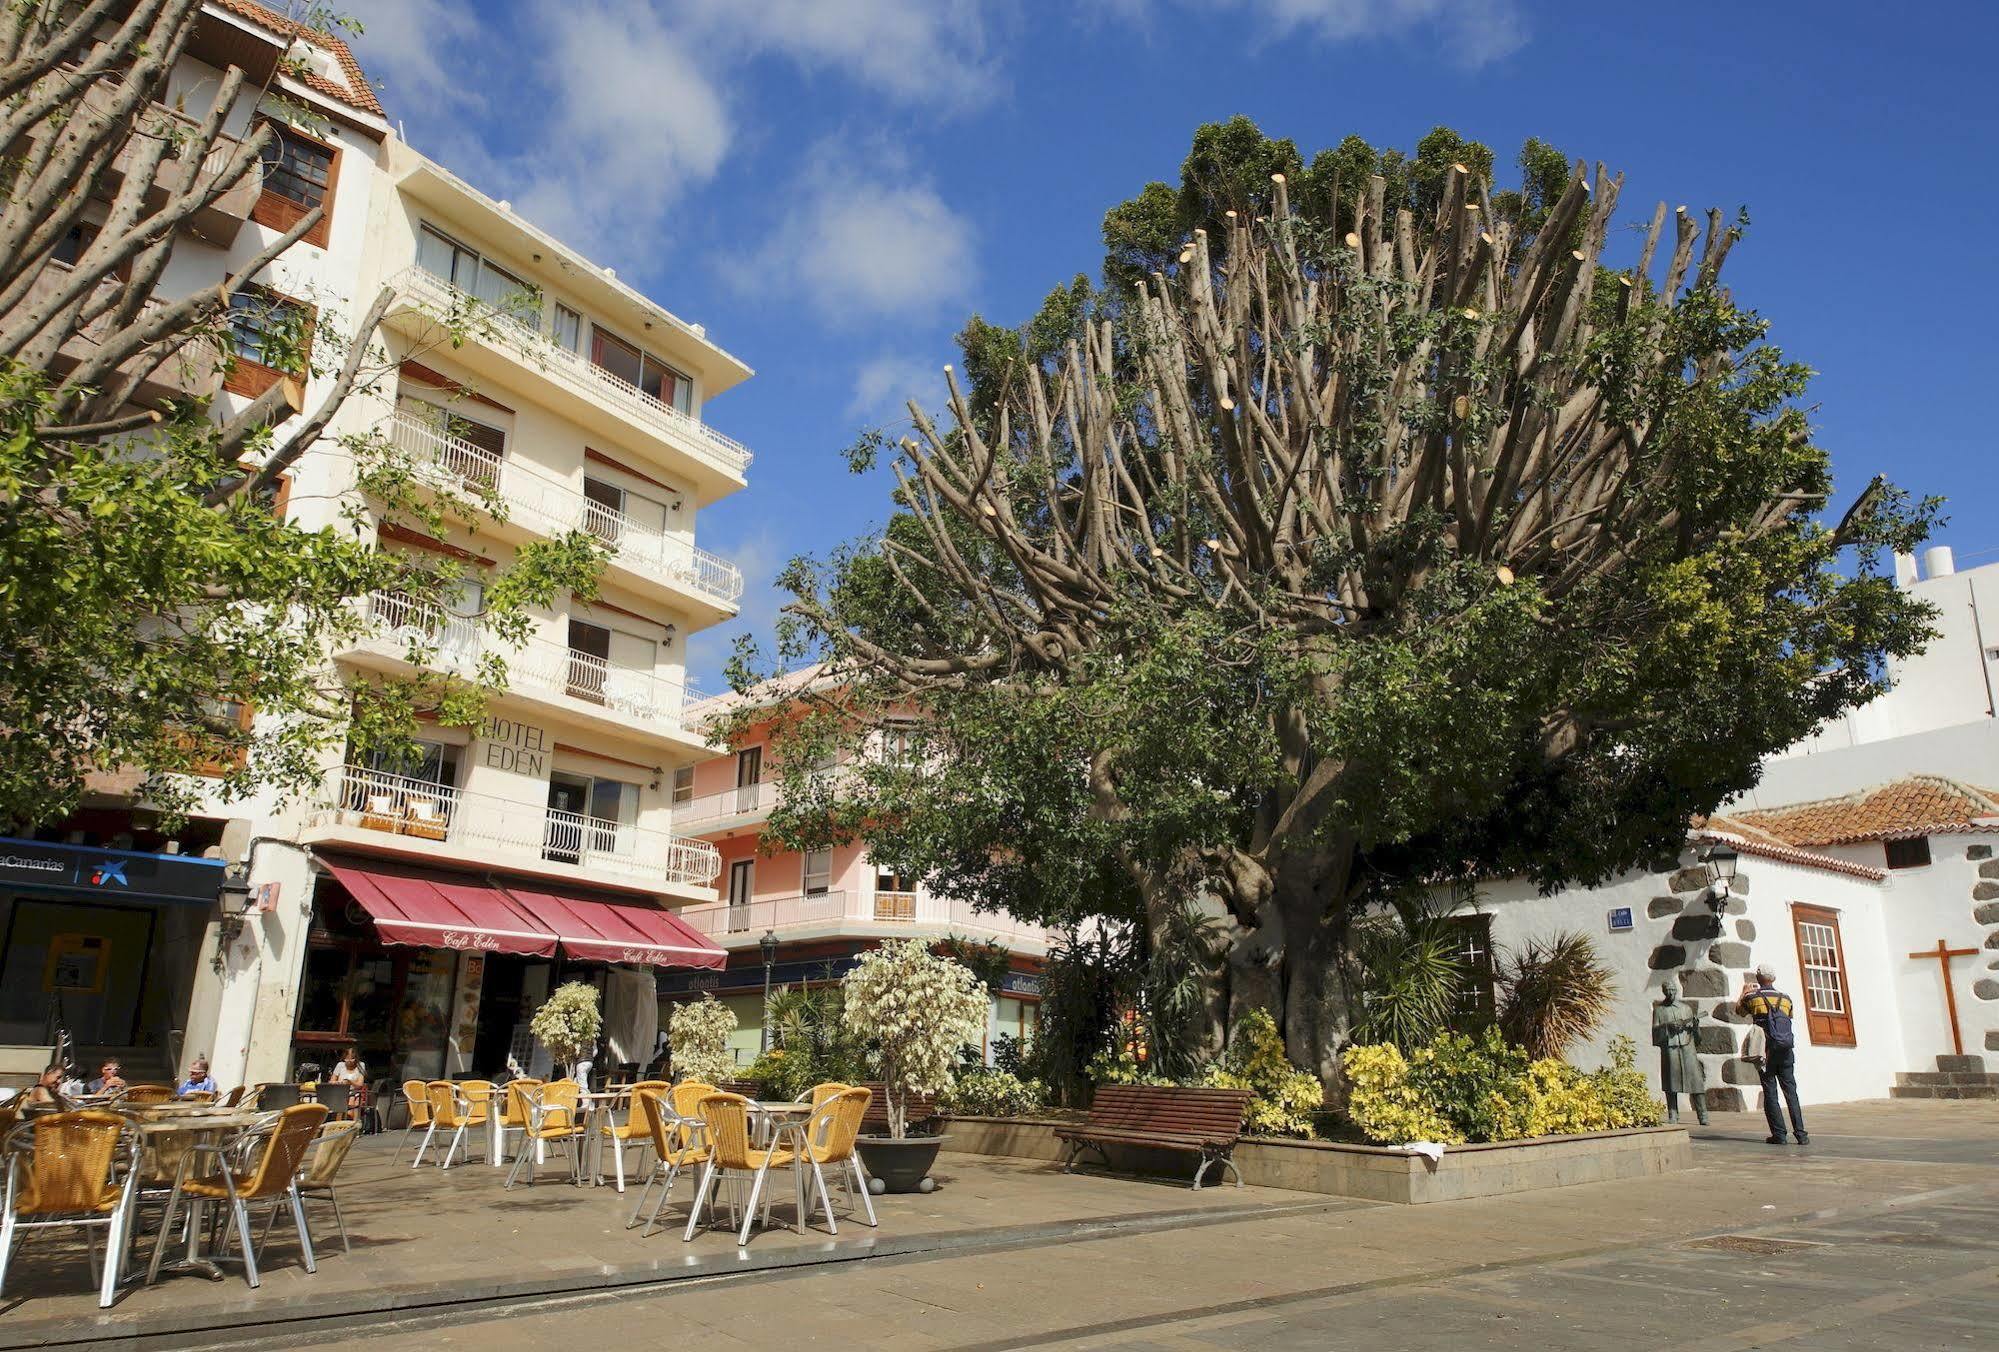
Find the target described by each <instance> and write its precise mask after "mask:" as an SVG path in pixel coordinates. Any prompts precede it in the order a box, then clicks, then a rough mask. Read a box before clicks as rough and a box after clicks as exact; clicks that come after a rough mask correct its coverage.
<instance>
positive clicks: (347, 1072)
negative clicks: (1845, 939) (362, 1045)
mask: <svg viewBox="0 0 1999 1352" xmlns="http://www.w3.org/2000/svg"><path fill="white" fill-rule="evenodd" d="M326 1078H327V1079H329V1080H331V1081H332V1082H333V1083H335V1084H366V1083H368V1065H367V1062H365V1061H363V1060H362V1059H361V1053H360V1051H359V1050H357V1049H356V1048H353V1047H349V1048H347V1049H346V1050H345V1051H343V1052H341V1053H340V1059H339V1060H338V1061H336V1062H334V1063H333V1069H332V1070H330V1071H328V1072H327V1073H326Z"/></svg>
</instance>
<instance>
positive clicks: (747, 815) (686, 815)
mask: <svg viewBox="0 0 1999 1352" xmlns="http://www.w3.org/2000/svg"><path fill="white" fill-rule="evenodd" d="M777 797H778V794H777V781H776V780H773V779H766V780H764V781H763V782H762V783H760V784H745V785H743V786H742V787H741V788H736V789H724V790H723V791H722V792H720V793H704V794H702V795H701V796H700V797H699V798H689V799H688V800H687V801H685V802H683V803H676V804H674V806H673V823H674V825H675V826H679V827H682V828H684V829H688V830H700V829H702V828H704V827H713V826H714V825H715V824H717V823H719V822H729V823H732V824H735V825H742V824H743V823H744V822H745V821H746V820H751V819H754V820H761V819H762V818H764V817H766V816H768V815H770V810H771V808H773V807H775V806H776V805H777Z"/></svg>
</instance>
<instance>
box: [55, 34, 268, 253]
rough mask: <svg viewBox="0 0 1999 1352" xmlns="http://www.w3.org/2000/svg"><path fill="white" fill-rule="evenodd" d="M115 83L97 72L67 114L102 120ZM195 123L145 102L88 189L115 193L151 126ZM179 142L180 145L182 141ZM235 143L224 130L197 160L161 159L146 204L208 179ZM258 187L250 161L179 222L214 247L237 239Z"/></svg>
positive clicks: (173, 128) (186, 129) (163, 128)
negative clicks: (247, 168)
mask: <svg viewBox="0 0 1999 1352" xmlns="http://www.w3.org/2000/svg"><path fill="white" fill-rule="evenodd" d="M48 78H50V79H52V80H53V79H68V80H73V79H74V78H75V73H74V69H73V68H65V69H63V70H61V71H58V72H56V73H54V74H52V75H51V76H49V77H48ZM115 89H116V86H115V84H113V83H112V81H111V80H110V79H108V78H105V77H99V78H98V79H96V80H93V81H91V82H90V83H89V84H87V85H85V86H84V88H83V91H82V93H81V96H80V97H79V98H78V99H77V100H76V102H75V104H74V105H73V111H72V113H71V120H72V121H74V120H75V119H76V118H86V119H90V120H92V121H98V122H101V121H102V120H103V119H105V118H107V117H109V116H111V111H110V110H111V104H112V100H113V98H114V97H115ZM245 97H248V95H245ZM53 125H56V124H54V123H52V122H43V123H40V124H37V126H36V127H34V128H31V129H30V131H29V134H28V136H27V138H26V139H27V142H28V143H30V144H32V143H33V141H34V140H35V138H36V136H37V135H38V134H39V132H40V131H41V129H42V128H43V127H47V126H53ZM64 125H67V124H64ZM200 126H201V123H200V121H199V120H198V119H196V118H192V117H189V116H187V115H186V114H185V113H182V112H180V111H178V110H177V109H173V108H169V107H167V106H166V105H165V104H163V103H152V104H149V105H148V106H147V109H146V112H145V113H144V114H142V115H141V116H140V117H139V119H138V120H137V122H136V124H135V129H134V131H133V134H132V135H131V136H130V137H129V138H128V139H126V140H125V141H124V142H123V143H122V144H121V145H120V146H119V147H118V150H117V152H116V153H115V154H114V155H113V156H112V158H111V163H110V164H108V165H106V166H105V168H104V172H103V173H101V174H98V175H97V176H96V177H95V178H93V179H92V180H91V181H90V185H89V190H90V193H91V195H92V196H94V197H97V198H99V199H100V200H102V201H107V202H108V201H111V200H112V199H114V198H116V197H117V195H118V193H119V191H120V189H122V188H123V186H124V183H125V175H126V173H127V172H128V171H129V170H130V169H131V167H132V165H133V162H134V161H135V160H136V159H137V158H138V154H139V151H140V149H141V147H142V146H143V145H144V144H145V142H146V140H147V138H148V136H149V135H150V134H151V133H152V132H153V130H154V129H155V128H157V129H158V130H159V132H160V134H162V135H165V136H172V137H175V138H184V137H187V136H189V135H190V134H191V133H193V132H195V131H197V130H199V129H200ZM182 144H183V145H184V142H182ZM240 144H241V143H240V142H239V141H238V140H237V139H236V138H235V137H233V136H230V135H228V134H226V133H225V134H223V135H221V136H218V137H216V138H215V144H214V145H213V146H212V147H210V149H209V152H208V154H207V155H206V156H205V157H204V158H203V159H202V161H201V163H200V164H192V163H188V162H186V161H183V160H181V159H179V158H178V157H177V156H172V155H170V156H169V157H168V158H167V159H165V160H162V161H161V162H160V166H159V170H158V172H156V173H155V174H154V175H153V180H152V184H151V186H150V187H149V188H148V189H147V193H146V205H147V207H148V208H149V209H154V208H157V207H158V206H159V205H160V204H161V203H163V202H165V201H166V200H167V198H168V197H169V196H170V195H172V194H174V193H179V192H183V191H186V190H187V189H188V188H190V187H192V186H197V185H203V184H213V183H214V181H215V180H216V179H217V178H219V177H220V176H221V174H222V171H223V170H224V169H225V168H227V167H228V164H229V161H230V158H231V157H232V156H234V155H235V154H236V151H237V147H238V146H239V145H240ZM262 192H263V174H262V173H261V172H260V170H259V169H257V168H256V167H254V166H253V167H252V168H251V170H250V171H249V172H248V173H246V174H244V175H243V177H241V178H239V179H237V180H236V182H235V183H234V184H232V185H230V187H229V188H228V189H226V190H225V191H223V192H222V193H220V194H218V195H217V196H216V197H215V199H214V200H213V201H210V202H208V203H207V204H205V205H204V206H202V207H201V208H200V209H198V210H196V211H195V212H194V213H193V214H192V215H190V216H189V217H188V218H187V219H186V221H185V222H184V226H185V228H186V230H187V232H188V233H189V234H191V235H193V236H194V237H195V238H197V239H199V240H201V241H202V242H203V243H206V244H212V245H214V246H215V247H216V248H218V249H226V248H228V247H230V246H231V245H232V244H234V243H235V242H236V236H237V233H238V232H239V231H241V230H242V228H243V224H244V222H245V221H248V220H249V219H250V211H251V208H253V207H255V206H256V205H257V198H258V197H259V196H260V195H261V194H262Z"/></svg>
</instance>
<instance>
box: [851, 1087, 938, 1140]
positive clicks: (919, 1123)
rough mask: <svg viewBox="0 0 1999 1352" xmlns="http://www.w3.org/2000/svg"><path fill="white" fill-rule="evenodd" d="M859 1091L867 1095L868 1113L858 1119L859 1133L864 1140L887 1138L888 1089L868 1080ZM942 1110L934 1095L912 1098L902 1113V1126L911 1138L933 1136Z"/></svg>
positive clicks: (912, 1095)
mask: <svg viewBox="0 0 1999 1352" xmlns="http://www.w3.org/2000/svg"><path fill="white" fill-rule="evenodd" d="M861 1088H863V1089H865V1090H867V1091H868V1110H867V1112H866V1113H865V1114H863V1115H862V1117H861V1132H862V1134H863V1135H867V1136H886V1135H888V1086H887V1085H885V1084H883V1083H882V1082H881V1081H880V1080H869V1081H867V1082H866V1083H864V1084H863V1085H862V1086H861ZM943 1117H944V1110H943V1108H941V1107H939V1106H938V1103H937V1096H936V1095H935V1094H911V1095H910V1096H909V1102H908V1104H907V1105H906V1106H905V1108H904V1110H903V1122H904V1125H905V1126H907V1127H908V1128H909V1131H910V1132H911V1134H913V1135H917V1136H933V1135H935V1134H936V1131H937V1124H938V1123H939V1122H940V1121H942V1120H943Z"/></svg>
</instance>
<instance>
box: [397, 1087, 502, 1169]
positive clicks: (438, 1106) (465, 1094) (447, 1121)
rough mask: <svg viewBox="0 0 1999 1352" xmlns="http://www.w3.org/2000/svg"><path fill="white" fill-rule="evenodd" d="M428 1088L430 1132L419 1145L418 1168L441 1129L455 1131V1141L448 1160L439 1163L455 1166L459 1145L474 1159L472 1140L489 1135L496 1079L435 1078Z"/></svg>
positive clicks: (417, 1150)
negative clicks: (453, 1164)
mask: <svg viewBox="0 0 1999 1352" xmlns="http://www.w3.org/2000/svg"><path fill="white" fill-rule="evenodd" d="M426 1091H427V1094H428V1097H429V1099H430V1131H429V1132H428V1133H427V1134H426V1135H425V1136H424V1138H423V1144H422V1145H420V1146H418V1147H417V1148H416V1160H415V1162H414V1163H412V1164H411V1166H410V1167H411V1168H415V1167H416V1165H417V1164H421V1163H422V1162H423V1152H424V1151H425V1150H426V1149H427V1148H428V1147H429V1145H430V1143H431V1140H432V1139H433V1138H434V1137H435V1136H436V1135H437V1133H438V1132H440V1131H448V1132H450V1133H451V1144H450V1146H448V1147H447V1148H446V1149H445V1152H444V1159H443V1161H442V1163H441V1164H440V1165H439V1166H438V1167H440V1168H443V1169H449V1168H450V1167H451V1161H452V1160H453V1159H455V1158H457V1156H458V1148H459V1147H460V1146H461V1145H462V1146H464V1147H465V1160H466V1162H467V1163H468V1164H469V1163H471V1160H472V1147H471V1145H470V1144H469V1143H468V1137H469V1138H470V1139H471V1140H477V1139H479V1138H480V1137H482V1136H483V1135H484V1134H485V1126H486V1113H487V1111H488V1109H490V1108H491V1107H492V1102H493V1082H492V1081H491V1080H457V1081H452V1080H432V1081H431V1082H430V1084H429V1085H428V1086H426Z"/></svg>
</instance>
